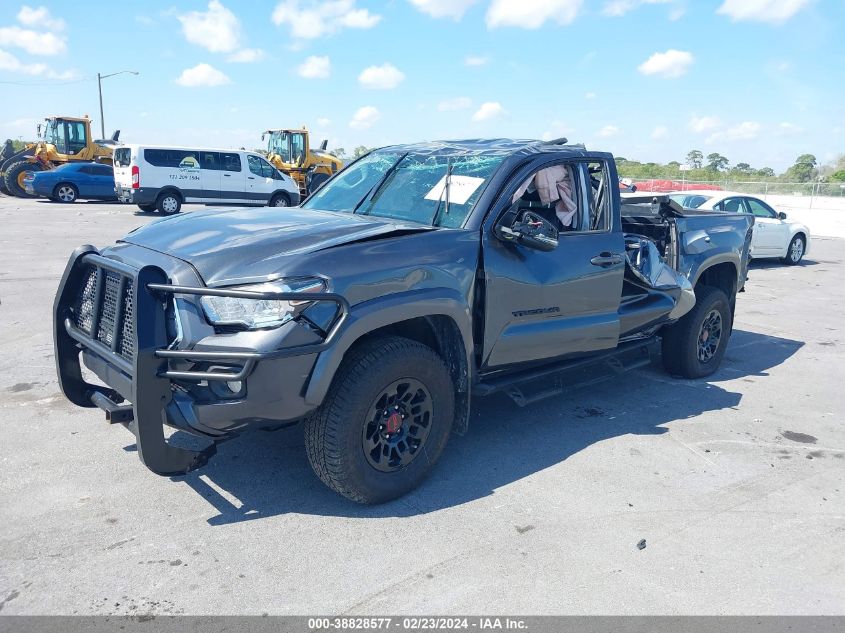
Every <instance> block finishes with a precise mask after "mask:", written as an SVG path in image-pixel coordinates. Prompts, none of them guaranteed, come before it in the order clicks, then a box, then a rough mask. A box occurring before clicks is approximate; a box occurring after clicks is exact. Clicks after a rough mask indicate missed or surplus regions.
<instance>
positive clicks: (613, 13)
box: [601, 0, 684, 20]
mask: <svg viewBox="0 0 845 633" xmlns="http://www.w3.org/2000/svg"><path fill="white" fill-rule="evenodd" d="M676 2H677V0H610V2H606V3H605V5H604V8H602V10H601V12H602V13H603V14H604V15H606V16H608V17H612V18H617V17H621V16H623V15H625V14H626V13H628V12H629V11H633V10H634V9H636V8H637V7H639V6H642V5H644V4H669V5H675V4H676ZM683 12H684V10H683V7H680V6H675V7H674V8H673V9H672V13H671V14H670V17H671V19H673V20H677V19H678V18H679V17H681V15H683Z"/></svg>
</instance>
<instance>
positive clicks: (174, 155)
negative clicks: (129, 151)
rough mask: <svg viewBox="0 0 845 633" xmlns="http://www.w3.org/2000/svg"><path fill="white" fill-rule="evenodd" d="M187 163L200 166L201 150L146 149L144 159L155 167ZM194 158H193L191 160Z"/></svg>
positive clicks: (176, 165) (177, 165)
mask: <svg viewBox="0 0 845 633" xmlns="http://www.w3.org/2000/svg"><path fill="white" fill-rule="evenodd" d="M186 158H187V159H189V160H188V161H187V162H186V163H185V164H186V165H192V166H196V167H199V165H200V162H199V152H191V151H187V150H182V149H145V150H144V160H146V161H147V162H148V163H149V164H150V165H153V166H155V167H179V166H181V165H182V163H183V162H184V161H185V159H186ZM191 159H192V160H191Z"/></svg>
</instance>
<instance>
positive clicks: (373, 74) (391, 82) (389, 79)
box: [358, 63, 405, 90]
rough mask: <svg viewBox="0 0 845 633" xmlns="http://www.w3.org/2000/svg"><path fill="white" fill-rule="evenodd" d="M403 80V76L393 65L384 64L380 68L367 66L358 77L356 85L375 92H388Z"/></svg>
mask: <svg viewBox="0 0 845 633" xmlns="http://www.w3.org/2000/svg"><path fill="white" fill-rule="evenodd" d="M404 79H405V74H404V73H403V72H402V71H401V70H399V69H398V68H396V66H394V65H393V64H388V63H384V64H382V65H381V66H369V67H367V68H365V69H364V70H362V71H361V74H360V75H358V83H360V84H361V85H362V86H364V87H365V88H374V89H376V90H390V89H392V88H395V87H396V86H398V85H399V84H401V83H402V81H403V80H404Z"/></svg>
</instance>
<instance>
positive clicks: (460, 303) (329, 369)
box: [305, 288, 474, 406]
mask: <svg viewBox="0 0 845 633" xmlns="http://www.w3.org/2000/svg"><path fill="white" fill-rule="evenodd" d="M439 315H442V316H446V317H449V318H451V319H452V320H453V321H454V322H455V324H456V325H457V327H458V330H459V331H460V333H461V337H462V338H463V343H464V349H463V350H461V353H462V354H464V358H465V359H466V367H467V381H466V385H467V389H469V385H470V384H472V372H473V367H474V363H473V361H472V359H473V338H472V311H471V308H470V306H469V304H468V303H467V301H466V299H465V298H464V297H463V296H462V295H461V294H460V293H459V292H458V291H456V290H452V289H450V288H431V289H425V290H412V291H409V292H401V293H397V294H392V295H388V296H385V297H379V298H377V299H371V300H370V301H365V302H363V303H359V304H357V305H354V306H352V309H351V310H350V312H349V316H348V318H347V319H346V321H345V322H344V324H343V326H342V329H341V331H340V332H338V334H337V338H336V339H335V344H334V345H332V346H331V347H330V348H329V349H327V350H326V351H324V352H321V353H320V355H319V356H318V357H317V362H316V363H315V364H314V369H313V371H312V372H311V376H310V378H309V380H308V383H307V386H306V388H305V402H306V403H308V404H310V405H312V406H320V405H321V404H322V402H323V400H324V399H325V397H326V394H327V393H328V391H329V387H330V386H331V383H332V380H333V379H334V376H335V373H336V372H337V370H338V368H339V367H340V364H341V362H343V358H344V356H345V354H346V352H347V351H349V349H350V348H351V347H352V345H354V344H355V342H356V341H358V340H359V339H360V338H361V337H363V336H365V335H367V334H369V333H370V332H373V331H375V330H378V329H380V328H383V327H386V326H388V325H393V324H395V323H401V322H402V321H408V320H410V319H414V318H418V317H432V316H439Z"/></svg>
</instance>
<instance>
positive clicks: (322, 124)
mask: <svg viewBox="0 0 845 633" xmlns="http://www.w3.org/2000/svg"><path fill="white" fill-rule="evenodd" d="M331 124H332V121H331V119H327V118H326V117H320V118H319V119H317V125H318V126H320V127H329V126H330V125H331Z"/></svg>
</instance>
